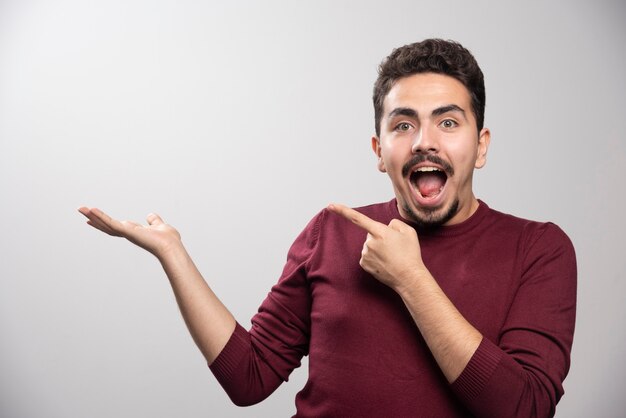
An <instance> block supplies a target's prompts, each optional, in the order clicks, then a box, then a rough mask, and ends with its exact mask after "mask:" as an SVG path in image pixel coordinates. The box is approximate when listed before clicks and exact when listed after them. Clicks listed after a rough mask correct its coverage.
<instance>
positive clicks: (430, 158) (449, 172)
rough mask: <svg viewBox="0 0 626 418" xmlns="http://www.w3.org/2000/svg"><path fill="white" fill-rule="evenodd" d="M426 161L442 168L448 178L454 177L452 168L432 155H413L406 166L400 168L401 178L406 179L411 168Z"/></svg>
mask: <svg viewBox="0 0 626 418" xmlns="http://www.w3.org/2000/svg"><path fill="white" fill-rule="evenodd" d="M426 161H428V162H431V163H433V164H437V165H438V166H440V167H441V168H443V171H445V172H446V174H447V175H448V177H450V176H453V175H454V168H452V166H451V165H450V163H448V162H447V161H445V160H444V159H442V158H441V157H439V156H437V155H432V154H415V155H414V156H413V157H412V158H411V159H410V160H409V161H408V162H407V163H406V164H404V165H403V166H402V177H407V176H408V175H409V173H410V172H411V170H412V169H413V167H415V166H416V165H417V164H420V163H423V162H426Z"/></svg>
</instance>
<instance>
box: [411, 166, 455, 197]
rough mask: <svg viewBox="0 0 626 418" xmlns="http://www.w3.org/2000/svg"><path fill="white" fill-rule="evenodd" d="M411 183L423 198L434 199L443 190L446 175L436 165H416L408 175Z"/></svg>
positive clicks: (446, 179) (446, 178)
mask: <svg viewBox="0 0 626 418" xmlns="http://www.w3.org/2000/svg"><path fill="white" fill-rule="evenodd" d="M410 180H411V184H413V186H414V188H415V190H416V191H417V192H418V193H419V194H420V195H421V197H422V198H424V199H434V198H436V197H437V196H439V194H440V193H441V191H442V190H443V188H444V186H445V185H446V182H447V181H448V175H447V174H446V172H445V171H444V170H442V169H440V168H438V167H433V166H427V167H417V168H415V169H414V170H413V171H412V172H411V175H410Z"/></svg>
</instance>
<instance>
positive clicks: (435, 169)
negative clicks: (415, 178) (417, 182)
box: [415, 167, 441, 172]
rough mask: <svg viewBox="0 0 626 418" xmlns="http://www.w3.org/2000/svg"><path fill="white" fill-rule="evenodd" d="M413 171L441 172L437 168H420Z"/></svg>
mask: <svg viewBox="0 0 626 418" xmlns="http://www.w3.org/2000/svg"><path fill="white" fill-rule="evenodd" d="M415 171H421V172H426V171H441V170H440V169H438V168H437V167H420V168H418V169H417V170H415Z"/></svg>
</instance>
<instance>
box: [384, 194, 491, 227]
mask: <svg viewBox="0 0 626 418" xmlns="http://www.w3.org/2000/svg"><path fill="white" fill-rule="evenodd" d="M387 209H388V211H389V215H390V216H391V219H399V220H401V221H402V222H404V223H406V224H409V225H411V226H412V227H413V228H415V230H416V231H417V233H418V234H419V235H430V236H456V235H462V234H466V233H468V232H469V231H471V230H472V229H474V228H476V227H477V226H478V225H479V224H480V223H481V221H482V220H483V219H484V217H485V215H487V213H488V212H489V206H487V204H486V203H485V202H483V201H482V200H480V199H478V208H477V209H476V211H475V212H474V213H473V214H472V215H471V216H470V217H469V218H467V219H466V220H464V221H463V222H460V223H458V224H454V225H445V226H438V227H434V228H422V227H419V226H417V225H416V224H415V223H414V222H412V221H410V220H408V219H405V218H404V217H402V215H400V211H399V210H398V202H397V200H396V198H393V199H391V200H390V201H389V202H388V204H387Z"/></svg>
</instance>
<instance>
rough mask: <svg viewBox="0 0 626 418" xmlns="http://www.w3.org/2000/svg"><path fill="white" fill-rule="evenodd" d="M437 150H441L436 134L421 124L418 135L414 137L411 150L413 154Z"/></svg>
mask: <svg viewBox="0 0 626 418" xmlns="http://www.w3.org/2000/svg"><path fill="white" fill-rule="evenodd" d="M437 151H439V145H438V144H437V138H436V137H435V135H434V134H433V133H432V132H429V131H428V129H427V128H426V127H425V126H420V129H419V131H418V132H417V135H416V136H415V138H413V144H412V145H411V152H412V153H413V154H418V153H423V154H434V153H436V152H437Z"/></svg>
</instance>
